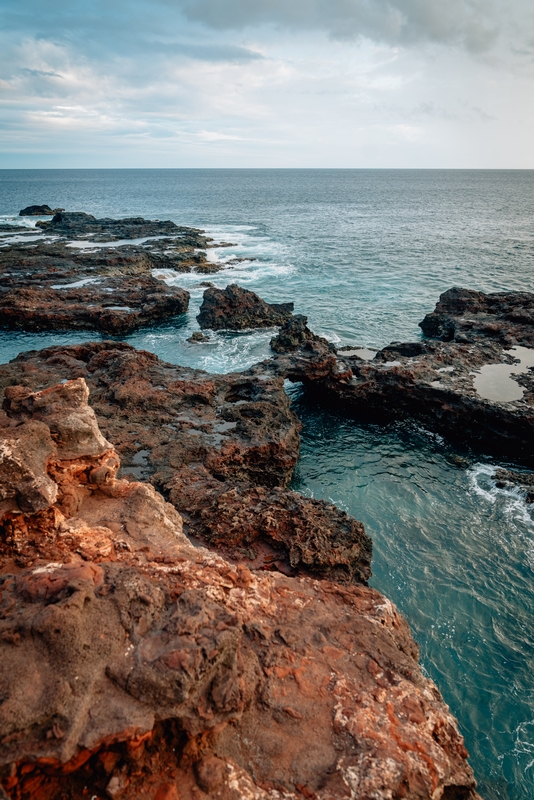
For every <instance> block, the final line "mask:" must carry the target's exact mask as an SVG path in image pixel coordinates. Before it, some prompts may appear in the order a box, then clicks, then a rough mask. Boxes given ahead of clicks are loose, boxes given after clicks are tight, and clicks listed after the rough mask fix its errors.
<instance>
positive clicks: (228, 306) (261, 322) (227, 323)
mask: <svg viewBox="0 0 534 800" xmlns="http://www.w3.org/2000/svg"><path fill="white" fill-rule="evenodd" d="M292 313H293V303H266V302H265V300H262V299H261V297H258V295H257V294H255V293H254V292H251V291H249V290H248V289H242V288H241V287H240V286H238V285H237V284H235V283H232V284H230V285H229V286H227V287H226V289H216V288H215V287H213V288H208V289H206V291H205V292H204V300H203V301H202V305H201V307H200V314H199V315H198V316H197V320H198V324H199V325H200V327H201V328H202V329H205V328H210V329H211V330H214V331H218V330H234V331H238V330H243V329H245V328H272V327H274V326H276V325H282V324H283V323H284V322H286V320H288V319H289V317H291V315H292Z"/></svg>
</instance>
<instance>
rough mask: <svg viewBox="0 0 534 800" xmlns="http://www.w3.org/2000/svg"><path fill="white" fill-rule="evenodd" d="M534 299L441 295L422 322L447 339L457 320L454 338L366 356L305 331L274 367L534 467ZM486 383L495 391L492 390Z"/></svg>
mask: <svg viewBox="0 0 534 800" xmlns="http://www.w3.org/2000/svg"><path fill="white" fill-rule="evenodd" d="M444 298H445V299H444ZM475 301H476V303H475ZM469 303H475V307H476V308H484V313H483V314H482V312H480V315H479V316H477V315H478V312H476V313H475V312H473V313H471V312H470V311H469V312H468V311H467V310H466V304H467V305H469ZM532 303H534V295H526V294H525V293H519V294H512V293H509V294H500V295H483V294H482V293H479V292H468V291H466V290H451V292H450V293H446V294H445V295H442V298H441V300H440V303H439V304H438V306H437V311H436V312H434V313H435V314H436V316H435V317H433V315H428V316H427V317H426V320H427V322H425V323H424V326H423V327H424V329H425V330H426V331H430V330H433V331H434V332H435V333H440V335H443V336H444V338H446V339H447V338H449V334H448V333H447V331H449V330H450V325H452V324H453V322H454V325H455V326H456V327H455V328H454V330H455V331H456V332H455V334H454V336H455V339H454V340H450V341H439V340H435V339H434V340H433V339H423V340H422V341H419V342H393V343H392V344H390V345H388V346H387V347H385V348H383V350H381V351H379V352H378V353H377V354H376V355H375V357H374V358H373V359H371V360H364V359H362V358H361V357H359V356H358V355H357V353H356V352H355V351H352V354H351V351H343V350H339V351H337V353H336V352H335V350H334V349H333V348H332V346H331V345H328V344H327V343H325V342H321V340H320V339H319V337H316V338H315V339H309V338H305V340H304V341H303V342H302V343H301V344H300V345H299V346H298V347H297V348H296V349H295V348H294V347H288V348H284V349H283V352H282V353H281V354H280V355H278V356H277V357H276V358H275V359H273V361H272V363H271V368H272V369H273V370H275V371H276V373H277V374H280V375H283V376H285V377H287V378H289V379H291V380H294V381H303V382H304V383H305V384H306V386H307V387H308V388H309V390H310V391H311V392H313V393H314V394H315V395H316V396H317V397H318V398H320V399H321V400H322V402H325V403H326V404H330V403H332V404H338V405H341V406H342V407H343V408H345V409H346V410H347V411H348V412H349V413H350V414H352V415H355V416H357V417H358V418H360V419H369V418H371V419H378V420H380V421H382V422H384V421H386V422H387V421H392V420H396V419H407V418H413V419H416V420H418V421H420V422H422V423H423V424H424V425H425V427H427V428H429V429H430V430H434V431H438V432H439V433H441V434H442V435H444V436H446V437H447V438H449V439H451V440H453V441H454V440H455V441H461V442H462V443H468V444H470V445H472V446H474V447H476V448H478V449H479V450H481V451H483V452H486V453H489V454H494V455H498V456H502V457H506V458H510V459H512V460H514V461H519V462H523V463H525V464H527V465H532V464H534V456H533V452H534V450H533V447H532V445H533V442H534V374H533V370H532V369H531V368H530V366H529V364H530V363H531V361H532V363H533V364H534V361H533V360H532V356H533V355H534V351H533V350H532V349H530V345H531V344H532V343H533V342H534V338H533V337H534V328H533V327H532V324H531V325H530V326H529V324H528V319H529V313H530V312H529V311H528V309H529V307H530V306H529V304H532ZM445 309H446V311H445ZM451 309H455V311H454V313H453V310H451ZM455 314H457V316H455ZM429 317H430V318H431V319H432V320H433V321H432V324H431V326H430V327H429V323H428V320H429ZM432 326H433V327H432ZM496 366H498V370H497V372H496V373H495V375H496V377H494V367H496ZM490 367H491V369H488V368H490ZM261 368H262V369H265V368H266V365H262V367H261ZM508 380H510V381H513V382H514V383H513V384H512V388H513V389H514V393H513V394H512V395H507V394H506V393H505V390H506V388H507V386H506V385H505V381H508ZM485 381H486V382H487V383H488V384H489V387H490V389H491V392H490V391H488V392H487V394H486V393H485V391H484V389H485ZM501 389H502V394H500V391H501ZM510 396H512V397H513V398H515V399H511V400H510V399H508V398H509V397H510Z"/></svg>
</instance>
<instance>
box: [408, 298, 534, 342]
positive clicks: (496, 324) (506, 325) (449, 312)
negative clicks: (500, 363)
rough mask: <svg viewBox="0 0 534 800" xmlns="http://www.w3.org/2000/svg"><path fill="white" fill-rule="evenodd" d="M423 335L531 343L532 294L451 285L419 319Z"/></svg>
mask: <svg viewBox="0 0 534 800" xmlns="http://www.w3.org/2000/svg"><path fill="white" fill-rule="evenodd" d="M419 327H420V328H421V329H422V331H423V333H424V334H425V336H430V337H433V338H436V339H441V340H442V341H445V342H450V341H453V340H455V341H457V342H458V341H459V342H474V341H480V340H482V339H495V340H497V341H499V342H501V343H502V344H504V345H507V346H511V345H512V344H520V345H525V346H527V347H534V294H532V293H530V292H495V293H493V294H484V292H475V291H472V290H470V289H460V288H458V287H454V288H452V289H449V290H448V291H447V292H444V293H443V294H442V295H441V296H440V298H439V302H438V304H437V305H436V308H435V309H434V311H432V312H431V313H430V314H427V315H426V317H425V318H424V320H423V321H422V322H420V323H419Z"/></svg>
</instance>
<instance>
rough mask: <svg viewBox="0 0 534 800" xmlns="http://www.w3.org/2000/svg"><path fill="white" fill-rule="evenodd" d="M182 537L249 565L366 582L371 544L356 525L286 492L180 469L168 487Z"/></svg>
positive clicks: (336, 511) (320, 504)
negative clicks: (183, 532)
mask: <svg viewBox="0 0 534 800" xmlns="http://www.w3.org/2000/svg"><path fill="white" fill-rule="evenodd" d="M168 489H169V495H168V496H169V499H170V501H171V502H172V504H173V505H174V506H175V508H177V509H178V511H180V513H181V514H182V515H183V518H184V524H185V529H186V531H187V533H188V535H190V536H193V537H195V539H199V540H200V541H202V542H203V543H205V544H207V545H209V546H211V547H215V548H216V549H217V550H218V551H220V552H222V553H223V554H224V555H225V556H226V557H227V558H230V559H232V560H234V561H239V562H241V563H245V564H246V565H247V567H250V568H263V569H265V568H269V567H270V568H271V569H276V570H278V571H280V572H283V573H285V574H286V575H295V574H300V575H302V574H304V575H306V574H307V575H311V576H314V577H317V578H324V579H327V580H333V581H337V582H338V583H366V582H367V580H368V579H369V577H370V575H371V556H372V545H371V540H370V539H369V537H368V536H367V535H366V534H365V532H364V529H363V525H362V524H361V523H360V522H357V521H356V520H355V519H353V518H352V517H349V516H348V514H346V513H345V512H343V511H339V509H337V508H336V507H335V506H333V505H331V504H330V503H325V502H323V501H320V500H312V499H310V498H307V497H303V496H302V495H300V494H297V492H290V491H287V490H286V489H280V488H274V489H268V488H266V487H264V486H254V485H252V484H250V483H244V482H240V483H239V484H238V485H234V484H232V483H229V482H227V481H226V482H225V481H220V480H217V479H215V478H214V477H213V476H212V475H210V473H208V471H207V470H206V469H204V468H198V467H196V468H194V469H192V468H190V467H186V468H184V469H183V470H180V471H179V472H177V473H176V475H175V476H174V478H173V479H172V481H171V482H170V483H169V485H168Z"/></svg>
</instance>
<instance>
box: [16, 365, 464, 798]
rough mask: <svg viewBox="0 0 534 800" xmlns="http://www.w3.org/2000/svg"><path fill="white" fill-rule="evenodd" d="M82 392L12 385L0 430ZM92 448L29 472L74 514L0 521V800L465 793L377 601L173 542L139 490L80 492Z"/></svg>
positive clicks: (382, 602)
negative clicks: (43, 475) (33, 391)
mask: <svg viewBox="0 0 534 800" xmlns="http://www.w3.org/2000/svg"><path fill="white" fill-rule="evenodd" d="M82 389H83V382H82V381H73V382H72V384H70V385H69V384H64V385H62V386H57V387H50V389H49V391H48V394H46V393H45V392H41V393H38V394H37V395H35V396H34V397H33V398H32V397H31V395H29V394H28V393H27V391H26V390H25V389H24V388H23V389H18V388H17V387H13V388H12V397H11V400H10V403H11V404H10V405H8V408H7V412H8V415H9V414H13V415H14V416H11V417H10V416H7V417H5V419H4V420H3V428H2V429H0V430H3V429H7V430H11V429H12V428H13V426H15V427H16V426H17V425H18V424H20V419H21V418H24V419H25V420H26V421H25V422H23V423H22V424H29V423H34V424H35V423H39V424H41V425H43V426H47V425H48V423H47V420H50V421H51V420H53V419H55V418H56V416H57V414H58V413H59V410H60V407H61V404H62V403H63V402H64V403H65V404H66V405H65V409H64V411H65V414H66V415H67V416H68V415H69V412H70V408H71V406H72V403H73V399H72V398H73V397H77V398H78V400H76V407H77V408H79V410H80V411H81V412H83V403H82V401H81V399H80V398H81V397H82V395H83V392H82ZM80 393H81V394H80ZM95 394H96V392H95ZM47 403H48V404H50V411H49V412H47V411H46V405H47ZM34 410H35V415H37V417H38V418H37V417H36V416H34ZM30 414H31V416H30ZM49 430H50V436H51V437H52V439H53V436H52V428H50V429H49ZM74 449H75V448H74ZM84 449H85V443H84V441H81V442H80V445H79V450H80V452H81V451H83V450H84ZM106 459H107V460H108V461H109V459H113V460H114V462H115V463H117V462H118V459H117V453H116V452H115V451H114V450H113V448H111V450H109V451H107V452H106V453H105V454H103V455H100V456H91V457H86V456H80V457H79V458H75V459H62V458H61V452H60V450H58V451H57V453H56V454H55V455H54V456H53V457H52V458H51V459H50V462H49V466H48V468H47V469H48V474H49V477H50V479H51V480H53V481H54V482H55V483H56V484H57V487H58V488H57V494H58V498H62V497H64V496H65V494H66V493H67V490H68V489H69V488H70V490H71V493H74V494H76V495H77V497H78V505H77V507H76V509H75V510H73V509H72V508H70V507H68V506H65V505H64V504H61V501H57V502H52V503H51V504H50V506H49V507H48V508H46V509H42V510H40V511H38V512H34V513H29V512H23V510H22V509H19V511H18V512H15V511H11V512H6V513H5V514H4V515H3V516H2V517H1V519H0V524H1V526H2V535H1V536H0V542H1V548H2V550H1V562H0V564H1V569H0V694H1V697H2V704H1V705H0V784H1V785H2V787H3V789H4V790H5V791H6V793H7V794H8V796H11V797H17V798H18V797H30V796H31V797H32V798H34V800H45V798H47V799H48V798H51V797H57V796H62V797H66V798H69V800H77V798H79V797H81V796H85V794H88V795H89V796H94V795H96V796H102V795H103V794H104V793H105V792H107V794H108V796H112V797H113V796H117V797H124V798H127V799H128V800H141V799H142V798H154V799H155V800H162V798H176V797H177V796H178V797H180V800H192V799H193V798H194V797H198V790H199V787H200V790H201V791H202V792H203V793H204V796H207V797H213V798H216V797H217V798H220V799H221V800H242V799H243V798H259V799H260V800H274V798H275V797H285V798H287V799H288V800H297V799H298V798H300V797H303V796H304V797H315V798H316V800H333V799H334V798H347V800H348V798H350V797H375V796H376V797H378V796H384V797H385V796H390V797H395V796H397V797H402V796H404V797H413V798H415V797H418V798H428V800H430V798H437V797H453V796H462V797H463V799H464V800H476V798H477V795H476V791H475V786H476V784H475V781H474V777H473V774H472V771H471V769H470V767H469V765H468V763H467V760H466V758H467V753H466V750H465V747H464V743H463V740H462V738H461V736H460V734H459V733H458V730H457V725H456V721H455V719H454V718H453V717H452V716H451V714H450V712H449V710H448V709H447V707H446V706H445V704H444V703H443V701H442V699H441V696H440V694H439V692H438V691H437V689H436V687H435V686H434V684H433V683H432V682H431V681H430V680H428V679H427V678H426V677H424V675H423V674H422V673H421V671H420V668H419V666H418V664H417V647H416V645H415V643H414V642H413V639H412V638H411V636H410V632H409V630H408V626H407V624H406V622H405V621H404V620H403V618H402V617H401V616H400V615H399V613H398V612H397V610H396V609H395V607H394V606H393V605H392V604H391V603H390V602H389V601H388V600H386V599H385V598H384V597H383V596H382V595H380V594H379V592H377V591H376V590H374V589H370V588H368V587H365V586H361V585H360V586H340V585H339V584H337V583H333V582H331V581H327V580H323V581H318V580H316V579H312V578H307V577H299V578H297V579H295V578H291V577H287V576H285V575H282V574H280V573H274V572H251V571H250V570H249V569H247V568H246V567H245V566H243V565H242V564H239V565H237V566H234V565H232V564H230V563H228V562H227V561H226V560H225V559H223V558H222V557H221V556H219V555H215V554H213V553H210V552H209V551H208V550H205V549H204V548H198V547H193V546H192V545H191V544H190V543H189V542H188V541H187V539H186V538H185V536H184V534H183V532H182V523H181V518H180V516H179V515H178V513H177V512H176V510H175V509H174V508H173V506H171V505H170V504H168V503H165V501H164V500H163V498H162V497H161V496H160V495H158V494H157V493H156V492H155V491H154V489H153V488H152V487H150V486H147V485H145V484H141V483H129V482H128V481H124V480H118V479H117V478H116V477H115V476H114V473H113V471H112V474H111V475H110V477H109V480H108V481H107V482H106V483H105V484H103V485H94V484H92V483H91V481H90V479H89V478H90V474H91V470H92V469H94V468H95V465H97V464H100V465H103V464H104V462H105V460H106ZM115 469H116V467H115ZM113 521H116V522H117V525H118V523H119V522H120V525H119V527H117V526H116V525H115V524H114V522H113ZM22 551H24V552H26V553H27V552H28V551H30V552H31V553H32V555H33V558H34V561H33V563H27V564H26V565H25V566H24V567H22V568H21V565H20V563H19V559H20V554H21V552H22ZM14 676H16V679H14ZM177 787H179V788H177Z"/></svg>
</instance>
